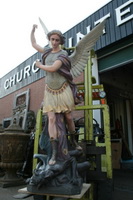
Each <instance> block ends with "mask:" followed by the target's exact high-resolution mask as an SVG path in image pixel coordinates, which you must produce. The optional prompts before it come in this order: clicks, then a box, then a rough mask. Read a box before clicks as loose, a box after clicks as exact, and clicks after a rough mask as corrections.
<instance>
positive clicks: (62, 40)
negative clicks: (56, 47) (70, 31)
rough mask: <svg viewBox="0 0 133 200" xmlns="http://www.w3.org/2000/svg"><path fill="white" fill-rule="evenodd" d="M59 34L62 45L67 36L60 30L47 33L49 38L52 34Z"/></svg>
mask: <svg viewBox="0 0 133 200" xmlns="http://www.w3.org/2000/svg"><path fill="white" fill-rule="evenodd" d="M54 34H57V35H58V36H59V37H60V40H61V45H63V44H64V43H65V37H64V35H63V34H62V33H61V31H59V30H52V31H50V32H49V33H48V34H47V37H48V40H50V37H51V35H54Z"/></svg>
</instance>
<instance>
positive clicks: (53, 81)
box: [45, 72, 67, 90]
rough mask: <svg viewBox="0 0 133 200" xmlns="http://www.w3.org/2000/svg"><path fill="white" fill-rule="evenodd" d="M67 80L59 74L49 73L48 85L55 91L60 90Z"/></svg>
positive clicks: (47, 77)
mask: <svg viewBox="0 0 133 200" xmlns="http://www.w3.org/2000/svg"><path fill="white" fill-rule="evenodd" d="M66 81H67V80H66V78H65V77H63V76H61V75H60V74H59V73H58V72H52V73H51V72H47V76H46V80H45V82H46V84H47V85H48V87H49V88H51V89H53V90H58V89H60V88H61V87H62V85H63V83H64V82H66Z"/></svg>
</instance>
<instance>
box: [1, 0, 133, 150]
mask: <svg viewBox="0 0 133 200" xmlns="http://www.w3.org/2000/svg"><path fill="white" fill-rule="evenodd" d="M104 19H106V24H105V30H104V33H103V35H102V36H101V37H100V39H99V40H98V42H97V43H96V45H95V47H94V50H95V52H96V58H95V63H96V64H95V68H96V69H97V72H98V73H97V77H98V78H97V79H98V80H97V81H98V82H100V83H102V84H103V85H104V88H105V91H106V94H107V103H108V104H109V107H110V121H111V124H110V125H111V134H112V137H114V138H120V137H123V138H125V142H126V143H127V145H128V147H129V151H130V152H131V153H132V154H133V79H132V77H133V53H132V52H133V0H112V1H110V2H109V3H108V4H106V5H105V6H103V7H102V8H100V9H99V10H97V11H96V12H95V13H93V14H92V15H90V16H89V17H87V18H86V19H84V20H83V21H82V22H80V23H79V24H77V25H75V26H74V27H73V28H71V29H70V30H68V31H67V32H65V33H64V36H65V37H66V43H65V47H74V46H75V45H76V44H77V42H78V41H79V40H80V39H81V38H82V37H84V35H86V34H87V33H89V31H90V30H91V29H92V28H93V27H95V26H96V25H97V24H98V23H100V22H101V21H103V20H104ZM37 58H39V59H40V58H41V55H40V54H39V53H36V54H34V55H33V56H31V57H30V58H28V59H27V60H26V61H24V62H23V63H22V64H20V65H19V66H17V67H16V68H15V69H14V70H12V71H10V72H9V73H8V74H6V75H5V76H4V77H2V78H1V79H0V123H2V124H4V126H8V124H9V123H10V120H11V117H12V114H13V112H14V109H15V107H16V106H18V105H17V98H19V97H20V96H21V95H20V94H23V95H24V99H25V104H26V110H32V111H34V112H35V114H36V113H37V111H38V109H39V108H40V106H41V104H42V101H43V95H44V93H43V92H44V86H45V72H44V71H42V70H40V69H38V68H36V67H35V60H36V59H37ZM93 68H94V67H93ZM93 71H95V70H94V69H93ZM94 73H95V72H94ZM82 79H83V75H81V76H80V77H79V78H78V79H76V80H75V81H76V82H80V81H81V80H82ZM15 112H16V111H15Z"/></svg>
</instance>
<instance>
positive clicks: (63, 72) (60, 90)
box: [30, 19, 105, 168]
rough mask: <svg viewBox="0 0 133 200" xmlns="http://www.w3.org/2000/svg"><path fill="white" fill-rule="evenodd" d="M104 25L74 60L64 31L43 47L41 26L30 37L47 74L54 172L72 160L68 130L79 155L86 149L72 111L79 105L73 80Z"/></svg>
mask: <svg viewBox="0 0 133 200" xmlns="http://www.w3.org/2000/svg"><path fill="white" fill-rule="evenodd" d="M40 22H41V24H42V26H43V28H45V32H46V27H45V25H44V23H43V22H42V20H41V19H40ZM104 24H105V22H104V21H103V22H102V23H100V24H99V25H97V26H96V27H95V28H94V29H93V30H92V31H90V33H88V34H87V35H86V36H84V38H83V39H81V40H80V41H79V42H78V44H77V45H76V47H75V50H74V52H73V53H72V54H71V55H70V56H69V55H68V53H67V52H66V51H65V50H63V49H62V48H61V45H63V44H64V43H65V37H64V35H63V34H62V33H61V31H59V30H52V31H50V32H48V33H47V39H48V41H49V43H50V45H49V46H46V47H41V46H40V45H39V44H38V43H37V42H36V38H35V30H36V29H37V25H36V24H34V25H33V28H32V31H31V35H30V38H31V44H32V46H33V48H35V49H36V50H37V51H38V52H40V53H42V54H43V55H42V61H40V60H36V66H37V67H38V68H40V69H42V70H45V71H46V77H45V91H44V101H43V102H44V104H43V113H44V114H47V117H48V126H47V132H48V136H49V142H50V145H51V153H50V155H49V159H48V165H49V166H51V167H52V168H53V166H54V165H56V164H58V162H60V161H63V162H64V161H66V160H69V159H70V154H69V151H68V147H67V141H66V134H65V133H66V130H67V132H68V133H69V135H70V142H71V144H72V145H73V147H74V148H75V149H76V150H77V151H82V147H81V146H80V145H79V144H78V142H77V141H76V139H75V135H76V131H75V124H74V121H73V117H72V111H73V110H74V108H75V105H76V104H78V103H79V98H78V95H77V88H76V84H75V83H74V82H73V78H74V77H77V76H79V75H80V74H81V73H82V72H83V70H84V68H85V67H86V64H87V61H88V57H89V51H90V50H91V49H92V48H93V47H94V45H95V43H96V41H97V40H98V39H99V37H100V36H101V35H102V33H103V29H104ZM64 124H65V125H64ZM42 143H43V142H42ZM44 143H45V144H46V145H48V142H46V141H45V142H44ZM44 148H45V147H44Z"/></svg>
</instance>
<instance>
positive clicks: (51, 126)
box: [48, 112, 58, 165]
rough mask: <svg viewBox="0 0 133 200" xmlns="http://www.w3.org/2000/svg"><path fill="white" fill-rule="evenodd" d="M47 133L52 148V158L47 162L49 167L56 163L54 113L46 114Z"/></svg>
mask: <svg viewBox="0 0 133 200" xmlns="http://www.w3.org/2000/svg"><path fill="white" fill-rule="evenodd" d="M48 120H49V122H48V131H49V137H50V142H51V147H52V156H51V158H50V160H49V165H54V164H55V163H56V157H57V145H58V141H57V128H56V116H55V113H54V112H49V113H48Z"/></svg>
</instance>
